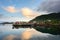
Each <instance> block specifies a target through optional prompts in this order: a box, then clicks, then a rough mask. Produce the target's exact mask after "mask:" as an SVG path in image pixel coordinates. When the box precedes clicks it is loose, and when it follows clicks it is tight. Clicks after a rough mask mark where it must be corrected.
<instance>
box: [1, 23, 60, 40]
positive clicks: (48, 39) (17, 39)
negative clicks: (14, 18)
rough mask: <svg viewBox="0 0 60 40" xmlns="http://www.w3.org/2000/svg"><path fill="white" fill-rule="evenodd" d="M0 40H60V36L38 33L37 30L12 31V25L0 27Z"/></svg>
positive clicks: (21, 29) (20, 29)
mask: <svg viewBox="0 0 60 40" xmlns="http://www.w3.org/2000/svg"><path fill="white" fill-rule="evenodd" d="M0 40H60V35H52V34H48V33H42V32H38V31H36V30H35V29H33V28H32V29H30V28H19V29H12V24H6V25H0Z"/></svg>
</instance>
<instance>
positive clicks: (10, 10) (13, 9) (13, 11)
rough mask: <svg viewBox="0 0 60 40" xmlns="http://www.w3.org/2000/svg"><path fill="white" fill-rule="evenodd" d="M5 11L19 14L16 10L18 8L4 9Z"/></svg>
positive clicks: (9, 7)
mask: <svg viewBox="0 0 60 40" xmlns="http://www.w3.org/2000/svg"><path fill="white" fill-rule="evenodd" d="M3 9H4V10H6V11H8V12H10V13H15V12H17V10H16V8H15V7H14V6H8V7H3Z"/></svg>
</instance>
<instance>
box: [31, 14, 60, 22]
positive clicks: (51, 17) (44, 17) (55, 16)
mask: <svg viewBox="0 0 60 40" xmlns="http://www.w3.org/2000/svg"><path fill="white" fill-rule="evenodd" d="M44 20H60V13H51V14H48V15H41V16H38V17H36V18H35V19H33V20H31V21H37V22H38V21H44Z"/></svg>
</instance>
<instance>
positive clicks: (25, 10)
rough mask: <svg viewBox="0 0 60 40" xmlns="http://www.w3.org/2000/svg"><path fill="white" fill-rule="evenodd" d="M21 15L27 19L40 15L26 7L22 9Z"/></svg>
mask: <svg viewBox="0 0 60 40" xmlns="http://www.w3.org/2000/svg"><path fill="white" fill-rule="evenodd" d="M21 13H22V14H23V15H24V16H25V17H27V18H35V17H36V16H39V15H40V14H39V13H38V12H36V11H34V10H32V9H29V8H27V7H24V8H22V9H21Z"/></svg>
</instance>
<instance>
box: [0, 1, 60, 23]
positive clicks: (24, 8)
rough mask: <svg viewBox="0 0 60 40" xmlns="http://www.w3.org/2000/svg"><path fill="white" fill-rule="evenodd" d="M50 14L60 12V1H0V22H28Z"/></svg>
mask: <svg viewBox="0 0 60 40" xmlns="http://www.w3.org/2000/svg"><path fill="white" fill-rule="evenodd" d="M50 12H60V0H0V22H4V21H6V22H7V21H8V22H13V21H14V22H15V21H26V22H28V21H30V20H32V19H33V18H35V17H37V16H39V15H43V14H49V13H50Z"/></svg>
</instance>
